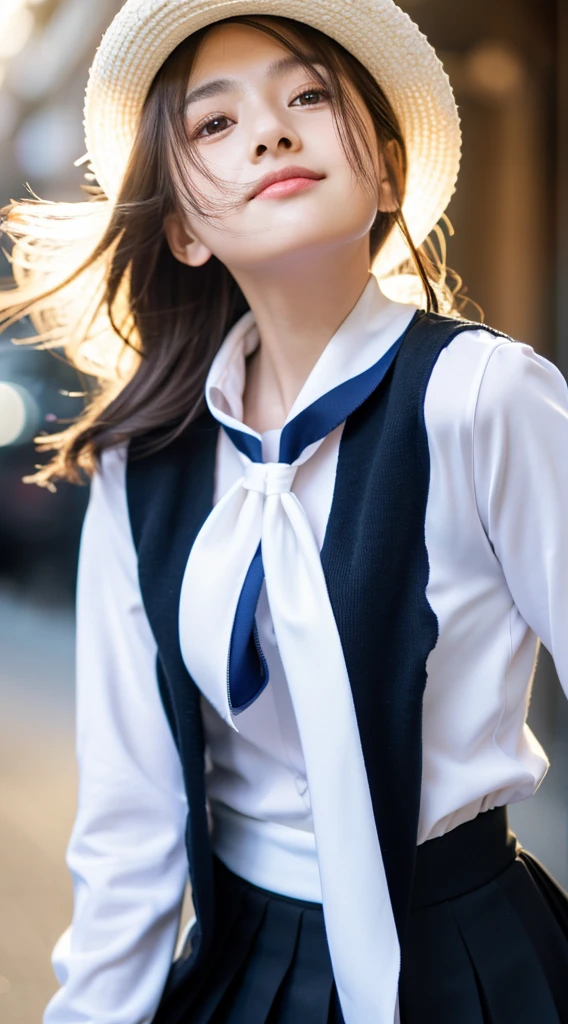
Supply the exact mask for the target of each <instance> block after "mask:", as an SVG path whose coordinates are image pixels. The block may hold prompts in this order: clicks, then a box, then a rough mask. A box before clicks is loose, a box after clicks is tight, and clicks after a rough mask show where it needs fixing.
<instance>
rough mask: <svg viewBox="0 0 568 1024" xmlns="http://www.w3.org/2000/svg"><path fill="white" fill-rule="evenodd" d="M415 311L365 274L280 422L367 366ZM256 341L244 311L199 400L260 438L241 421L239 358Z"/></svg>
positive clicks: (249, 317)
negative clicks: (357, 293) (356, 295)
mask: <svg viewBox="0 0 568 1024" xmlns="http://www.w3.org/2000/svg"><path fill="white" fill-rule="evenodd" d="M416 308H417V307H416V306H409V305H406V304H402V303H400V302H393V301H392V300H391V299H388V298H387V297H386V296H385V295H384V294H383V292H382V291H381V289H380V287H379V284H378V282H377V279H376V278H375V277H374V275H371V276H370V278H369V281H368V283H367V284H366V286H365V288H364V289H363V292H362V293H361V295H360V297H359V299H358V300H357V302H356V303H355V305H354V307H353V309H352V310H351V312H350V313H349V314H348V315H347V317H346V318H345V320H344V321H343V322H342V323H341V324H340V326H339V327H338V329H337V331H336V332H335V334H334V335H333V337H332V338H331V339H330V341H329V342H328V343H327V345H326V347H325V348H324V350H323V352H322V353H321V355H320V357H319V359H318V361H317V362H316V364H315V366H314V367H313V368H312V370H311V372H310V374H309V376H308V377H307V379H306V380H305V382H304V384H303V386H302V388H301V390H300V392H299V394H298V396H297V397H296V400H295V402H294V404H293V405H292V408H291V409H290V411H289V413H288V416H287V417H286V421H285V422H286V423H288V422H289V421H290V420H292V419H293V418H294V417H295V416H297V415H298V413H299V412H301V411H302V409H305V408H307V406H308V405H311V404H312V402H315V401H316V399H318V398H320V397H321V396H322V395H324V394H325V393H326V392H327V391H330V390H331V389H332V388H334V387H336V386H337V385H338V384H342V383H343V382H344V381H346V380H349V379H350V378H351V377H355V376H356V375H357V374H359V373H363V371H364V370H368V369H369V367H370V366H373V364H374V363H376V362H377V361H378V360H379V359H380V358H381V356H382V355H384V353H385V352H387V351H388V349H389V348H390V347H391V345H393V344H394V342H395V341H397V340H398V338H400V336H401V334H402V333H403V331H404V330H405V329H406V327H407V326H408V324H409V323H410V321H411V319H412V317H413V316H414V314H415V312H416ZM259 341H260V339H259V334H258V329H257V326H256V322H255V319H254V314H253V313H252V311H250V310H249V311H248V312H247V313H245V314H244V316H242V317H241V318H240V320H238V321H237V323H236V324H235V325H234V327H232V329H231V330H230V331H229V333H228V334H227V336H226V337H225V339H224V341H223V342H222V343H221V346H220V348H219V350H218V352H217V354H216V356H215V358H214V360H213V362H212V364H211V367H210V370H209V373H208V375H207V380H206V382H205V398H206V401H207V405H208V407H209V410H210V412H211V414H212V415H213V416H214V417H215V418H216V419H217V420H218V421H219V422H220V423H225V424H227V426H233V427H235V426H238V428H239V429H240V430H244V431H246V432H247V433H250V434H252V435H253V436H255V437H260V438H261V437H262V435H261V434H258V433H257V432H256V431H254V430H252V429H251V428H250V427H248V426H246V425H245V424H243V422H242V419H243V392H244V387H245V380H246V366H245V359H246V357H247V356H248V355H250V353H251V352H253V351H254V350H255V348H257V346H258V345H259Z"/></svg>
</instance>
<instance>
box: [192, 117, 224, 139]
mask: <svg viewBox="0 0 568 1024" xmlns="http://www.w3.org/2000/svg"><path fill="white" fill-rule="evenodd" d="M229 120H230V119H229V118H228V117H225V116H224V115H222V114H219V116H218V117H213V118H211V120H210V121H206V122H205V124H202V125H201V126H200V127H198V128H197V129H196V131H195V138H207V136H209V135H218V134H219V132H224V131H225V129H226V128H228V127H229Z"/></svg>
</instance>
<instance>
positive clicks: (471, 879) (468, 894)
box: [155, 808, 568, 1024]
mask: <svg viewBox="0 0 568 1024" xmlns="http://www.w3.org/2000/svg"><path fill="white" fill-rule="evenodd" d="M215 887H216V905H217V912H216V921H215V938H214V941H213V943H212V949H211V953H210V955H209V958H208V961H207V962H206V964H205V965H204V966H203V967H202V968H201V970H200V972H199V975H198V976H196V975H194V976H192V977H190V978H189V979H188V982H187V985H186V989H185V990H184V991H178V992H176V993H175V994H172V996H173V998H172V999H171V1000H169V1001H167V1002H166V1003H165V1004H164V1005H163V1006H162V1007H161V1008H160V1010H159V1012H158V1015H157V1017H156V1018H155V1020H156V1022H157V1024H344V1018H343V1015H342V1013H341V1008H340V1004H339V1000H338V997H337V991H336V988H335V984H334V979H333V972H332V968H331V962H330V957H329V950H328V946H327V940H326V934H325V926H324V919H323V913H322V908H321V905H320V904H317V903H308V902H304V901H302V900H296V899H290V898H288V897H285V896H280V895H278V894H276V893H272V892H269V891H268V890H265V889H260V888H258V887H257V886H254V885H251V884H250V883H249V882H246V881H245V880H243V879H242V878H239V877H238V876H237V875H234V874H233V873H232V872H231V871H229V870H228V868H226V867H225V865H224V864H222V862H221V861H220V860H218V859H215ZM402 965H403V966H402V972H401V979H400V990H399V992H400V1015H401V1024H568V895H567V894H566V893H565V892H564V890H563V889H562V888H561V887H560V886H559V885H558V883H557V882H556V881H555V880H554V879H553V878H552V877H551V876H550V875H549V874H548V872H547V871H546V870H545V868H544V867H543V866H542V865H541V864H540V863H539V861H538V860H537V859H536V858H535V857H534V856H532V854H530V853H529V852H528V851H526V850H524V849H522V848H521V847H520V845H519V844H518V842H517V840H516V837H515V836H514V834H513V833H512V832H511V831H510V830H509V828H508V823H507V812H506V808H497V809H495V810H493V811H487V812H485V813H484V814H480V815H478V817H477V818H476V819H474V821H471V822H467V823H466V824H464V825H460V826H459V827H458V828H456V829H453V830H452V831H451V832H449V833H447V834H446V835H445V836H443V837H441V838H440V839H433V840H429V841H428V842H426V843H424V844H422V845H421V846H419V847H418V850H417V865H416V876H415V883H414V890H413V898H412V911H411V915H410V922H409V928H408V932H407V936H406V940H405V944H404V948H403V955H402ZM377 984H380V970H379V969H378V970H377Z"/></svg>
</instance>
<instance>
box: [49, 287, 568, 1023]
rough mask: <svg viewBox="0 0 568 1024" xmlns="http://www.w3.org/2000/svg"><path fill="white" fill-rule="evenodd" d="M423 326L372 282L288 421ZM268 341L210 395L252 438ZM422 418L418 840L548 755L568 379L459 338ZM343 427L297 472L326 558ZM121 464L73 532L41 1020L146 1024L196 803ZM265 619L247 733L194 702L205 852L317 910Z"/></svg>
mask: <svg viewBox="0 0 568 1024" xmlns="http://www.w3.org/2000/svg"><path fill="white" fill-rule="evenodd" d="M413 313H414V308H411V307H408V306H401V305H399V304H396V303H393V302H391V301H390V300H388V299H386V298H385V297H384V296H383V294H382V292H381V291H380V289H379V287H378V285H377V284H376V281H375V279H374V278H371V279H370V280H369V283H368V285H367V287H366V288H365V290H364V292H363V294H362V295H361V297H360V299H359V301H358V303H357V304H356V306H355V307H354V309H353V310H352V312H351V313H350V314H349V316H348V317H347V318H346V320H345V321H344V322H343V324H342V325H341V326H340V328H339V329H338V331H337V332H336V334H335V335H334V337H333V338H332V339H331V341H330V342H329V343H328V346H327V347H326V349H325V350H324V352H323V353H322V355H321V356H320V359H319V360H318V362H317V363H316V365H315V366H314V368H313V370H312V371H311V373H310V375H309V377H308V379H307V380H306V382H305V384H304V387H303V388H302V390H301V392H300V394H299V395H298V397H297V399H296V402H295V403H294V406H293V407H292V409H291V410H290V413H289V415H288V417H287V421H286V422H288V421H289V420H290V419H291V418H293V417H294V416H295V415H296V414H297V413H298V412H299V411H301V409H303V408H305V407H306V406H307V405H309V404H310V403H311V402H313V401H314V400H315V399H317V398H318V397H319V396H320V395H322V394H324V393H325V392H327V391H329V390H330V389H331V388H332V387H335V386H336V385H337V384H339V383H341V382H342V381H344V380H346V379H348V378H350V377H351V376H354V375H355V374H357V373H361V372H362V371H363V370H364V369H366V368H368V367H369V366H371V365H372V364H373V363H375V362H376V361H377V360H378V359H379V358H380V357H381V355H382V354H383V353H384V352H386V351H387V350H388V348H389V347H390V346H391V345H392V344H393V342H394V341H395V340H396V339H397V338H398V337H399V336H400V334H401V333H402V332H403V330H404V329H405V327H406V326H407V324H408V323H409V321H410V319H411V317H412V315H413ZM257 344H258V332H257V331H256V328H255V325H254V320H253V318H252V314H250V313H249V314H246V316H245V317H243V318H242V320H241V321H239V323H238V324H237V325H236V327H235V328H233V330H232V331H231V332H230V334H229V335H228V336H227V338H226V339H225V341H224V342H223V345H222V346H221V349H220V350H219V353H218V355H217V357H216V359H215V360H214V362H213V365H212V367H211V370H210V373H209V376H208V379H207V384H206V398H207V402H208V405H209V408H210V411H211V412H212V414H213V415H214V416H215V417H216V418H217V419H218V420H220V421H221V422H225V423H227V424H228V425H230V424H231V423H233V424H234V423H235V421H236V422H237V423H239V424H240V426H241V428H242V393H243V387H244V381H245V357H246V355H248V354H249V353H250V352H251V351H253V349H254V348H255V346H256V345H257ZM425 421H426V428H427V434H428V442H429V450H430V460H431V470H430V488H429V494H428V503H427V509H426V523H425V527H426V545H427V550H428V556H429V563H430V578H429V583H428V588H427V597H428V600H429V602H430V605H431V607H432V609H433V611H434V612H435V614H436V616H437V619H438V624H439V639H438V642H437V644H436V647H435V648H434V650H433V651H432V652H431V654H430V656H429V659H428V663H427V672H428V683H427V687H426V693H425V700H424V711H423V780H422V796H421V808H420V822H419V836H418V841H419V843H422V842H424V841H425V840H427V839H429V838H433V837H435V836H440V835H443V834H444V833H445V832H447V831H449V830H450V829H452V828H454V827H455V826H457V825H459V824H461V823H463V822H465V821H468V820H470V819H472V818H474V817H475V816H476V815H477V813H478V812H479V811H481V810H487V809H489V808H492V807H495V806H499V805H502V804H505V803H512V802H515V801H518V800H522V799H525V798H526V797H528V796H530V795H531V794H532V793H533V792H534V791H535V789H536V788H537V786H538V785H539V783H540V782H541V780H542V778H543V776H544V774H545V772H546V769H547V765H548V762H547V758H546V755H545V753H544V751H543V750H542V748H541V746H540V744H539V743H538V741H537V740H536V739H535V737H534V736H533V734H532V732H531V731H530V729H529V728H528V726H527V725H526V714H527V708H528V700H529V695H530V686H531V682H532V677H533V672H534V665H535V658H536V654H537V650H538V640H537V637H540V638H541V639H542V641H543V643H544V644H545V645H546V647H547V648H548V649H549V651H550V652H551V654H552V656H553V658H554V660H555V664H556V668H557V671H558V674H559V676H560V680H561V683H562V684H563V686H564V688H565V689H566V690H568V631H567V629H566V625H565V624H566V612H567V605H568V588H567V587H566V586H565V584H564V581H565V580H566V579H567V578H568V533H567V531H566V530H565V529H564V514H565V509H566V508H567V507H568V463H567V461H566V456H565V452H566V451H567V450H568V390H567V386H566V382H565V380H564V378H563V376H562V375H561V373H560V372H559V371H558V370H557V369H556V367H555V366H554V365H553V364H552V363H550V362H549V361H548V360H546V359H545V358H543V357H542V356H540V355H538V354H537V353H535V352H534V350H533V349H532V348H531V347H530V346H528V345H525V344H521V343H512V342H509V341H507V340H506V339H503V338H500V337H494V336H493V335H491V334H490V333H489V332H487V331H485V330H483V329H482V328H481V329H476V330H471V331H466V332H463V333H461V334H459V335H458V336H457V337H456V338H454V340H453V341H452V342H451V343H450V345H449V346H448V347H447V348H446V349H444V350H443V351H442V353H441V355H440V356H439V358H438V360H437V363H436V365H435V367H434V370H433V372H432V375H431V378H430V381H429V384H428V388H427V392H426V400H425ZM246 429H247V430H249V431H250V428H246ZM342 429H343V425H342V426H340V427H338V428H337V429H336V430H334V431H333V432H332V433H331V434H329V435H328V437H327V438H326V439H325V440H324V441H323V443H322V444H321V445H320V447H319V448H318V450H317V451H316V452H315V454H314V455H312V457H311V458H310V459H309V460H308V461H307V462H306V463H305V464H303V465H301V466H300V467H299V469H298V471H297V473H296V477H295V479H294V485H293V490H294V493H295V494H296V495H297V497H298V498H299V500H300V501H301V504H302V506H303V508H304V510H305V512H306V514H307V517H308V519H309V522H310V525H311V528H312V530H313V533H314V536H315V538H316V541H317V543H318V545H319V547H320V549H321V545H322V543H323V539H324V533H325V528H326V525H327V519H328V516H329V511H330V506H331V500H332V494H333V487H334V481H335V472H336V466H337V457H338V448H339V441H340V437H341V433H342ZM250 432H251V433H253V434H254V433H255V432H254V431H250ZM256 436H257V437H261V440H262V445H263V456H264V460H265V461H274V460H276V459H277V452H278V443H279V437H280V430H269V431H265V432H264V433H263V434H262V435H256ZM125 456H126V449H125V447H124V446H123V447H120V448H117V449H114V450H109V451H107V452H105V453H104V455H103V460H102V468H101V471H100V472H97V473H96V474H95V476H94V478H93V482H92V488H91V496H90V501H89V506H88V509H87V514H86V517H85V521H84V526H83V533H82V537H81V547H80V557H79V576H78V584H77V648H76V651H77V663H76V668H77V754H78V761H79V804H78V812H77V818H76V821H75V825H74V828H73V832H72V835H71V839H70V842H69V847H68V856H67V862H68V865H69V868H70V870H71V873H72V876H73V882H74V889H75V909H74V915H73V922H72V925H71V926H70V928H69V929H68V930H67V931H66V932H65V933H64V935H63V936H62V937H61V939H60V940H59V942H58V944H57V945H56V947H55V950H54V954H53V964H54V969H55V972H56V975H57V978H58V980H59V982H60V984H61V986H62V987H61V988H60V990H59V992H58V993H57V994H56V995H55V996H54V997H53V999H52V1000H51V1002H50V1004H49V1006H48V1008H47V1010H46V1013H45V1017H44V1024H78V1022H79V1021H84V1022H85V1024H111V1022H112V1024H149V1022H150V1021H151V1020H152V1016H153V1014H154V1012H155V1009H156V1006H157V1003H158V1001H159V998H160V995H161V991H162V988H163V985H164V982H165V978H166V975H167V972H168V970H169V966H170V964H171V960H172V956H173V955H174V948H175V943H176V937H177V931H178V925H179V915H180V909H181V901H182V896H183V890H184V886H185V883H186V880H187V861H186V850H185V836H184V830H185V818H186V812H187V807H186V798H185V793H184V787H183V780H182V775H181V767H180V763H179V758H178V755H177V751H176V749H175V746H174V743H173V740H172V737H171V734H170V731H169V727H168V724H167V721H166V718H165V715H164V711H163V708H162V705H161V702H160V697H159V693H158V689H157V683H156V677H155V660H156V643H155V640H154V637H153V635H152V632H151V629H150V626H149V623H148V620H147V617H146V614H145V610H144V606H143V603H142V598H141V594H140V589H139V582H138V575H137V558H136V551H135V548H134V545H133V541H132V535H131V531H130V524H129V519H128V511H127V503H126V489H125V466H126V459H125ZM240 475H242V463H241V462H240V461H239V459H238V458H237V456H236V452H235V449H234V446H233V443H232V441H231V440H230V439H229V437H228V436H227V435H226V433H225V431H224V430H220V431H219V440H218V449H217V464H216V480H215V493H214V503H217V502H218V501H219V500H220V498H221V497H223V495H224V494H225V493H226V492H227V491H228V489H229V488H230V487H231V486H232V485H233V484H234V482H235V480H236V479H238V477H239V476H240ZM182 598H183V595H182ZM181 622H182V629H183V628H187V629H188V630H190V629H191V623H190V622H184V620H183V618H182V619H181ZM257 626H258V633H259V639H260V642H261V646H262V649H263V652H264V655H265V658H266V660H267V662H268V667H269V672H270V681H269V684H268V686H267V687H266V688H265V690H264V691H263V693H262V694H261V695H260V697H259V698H258V699H257V700H256V701H255V702H254V703H253V704H252V705H251V706H250V708H248V709H247V710H246V711H244V712H242V713H241V714H240V715H239V731H238V732H236V731H235V730H234V729H232V728H231V727H230V726H229V725H227V724H226V723H225V722H224V721H223V720H222V719H221V718H220V717H219V715H218V714H217V713H216V712H215V711H214V709H213V708H212V706H211V705H210V704H209V703H208V702H207V701H206V700H205V698H202V707H203V717H204V725H205V734H206V741H207V754H208V773H207V793H208V801H209V805H210V809H211V821H212V841H213V848H214V849H215V851H216V852H217V854H218V856H220V857H221V859H223V860H224V861H225V863H226V864H227V865H228V866H229V867H230V868H231V869H232V870H233V871H235V872H237V873H238V874H241V875H242V876H243V877H245V878H248V879H249V880H250V881H252V882H253V883H254V884H257V885H261V886H264V887H266V888H270V889H273V890H275V891H279V892H282V893H284V894H288V895H292V896H298V897H300V898H305V899H312V900H319V899H320V898H321V891H320V886H319V875H318V864H317V855H316V850H315V843H314V833H313V825H312V819H311V812H310V795H309V790H308V785H307V779H306V771H305V765H304V759H303V755H302V748H301V744H300V741H299V735H298V729H297V726H296V721H295V718H294V712H293V708H292V704H291V700H290V695H289V692H288V687H287V684H286V677H285V675H284V671H283V668H282V662H281V660H280V656H279V652H278V648H277V646H276V643H275V637H274V631H273V628H272V622H271V616H270V609H269V607H268V601H267V596H266V589H265V587H264V586H263V589H262V592H261V597H260V601H259V606H258V611H257ZM182 650H183V644H182Z"/></svg>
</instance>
